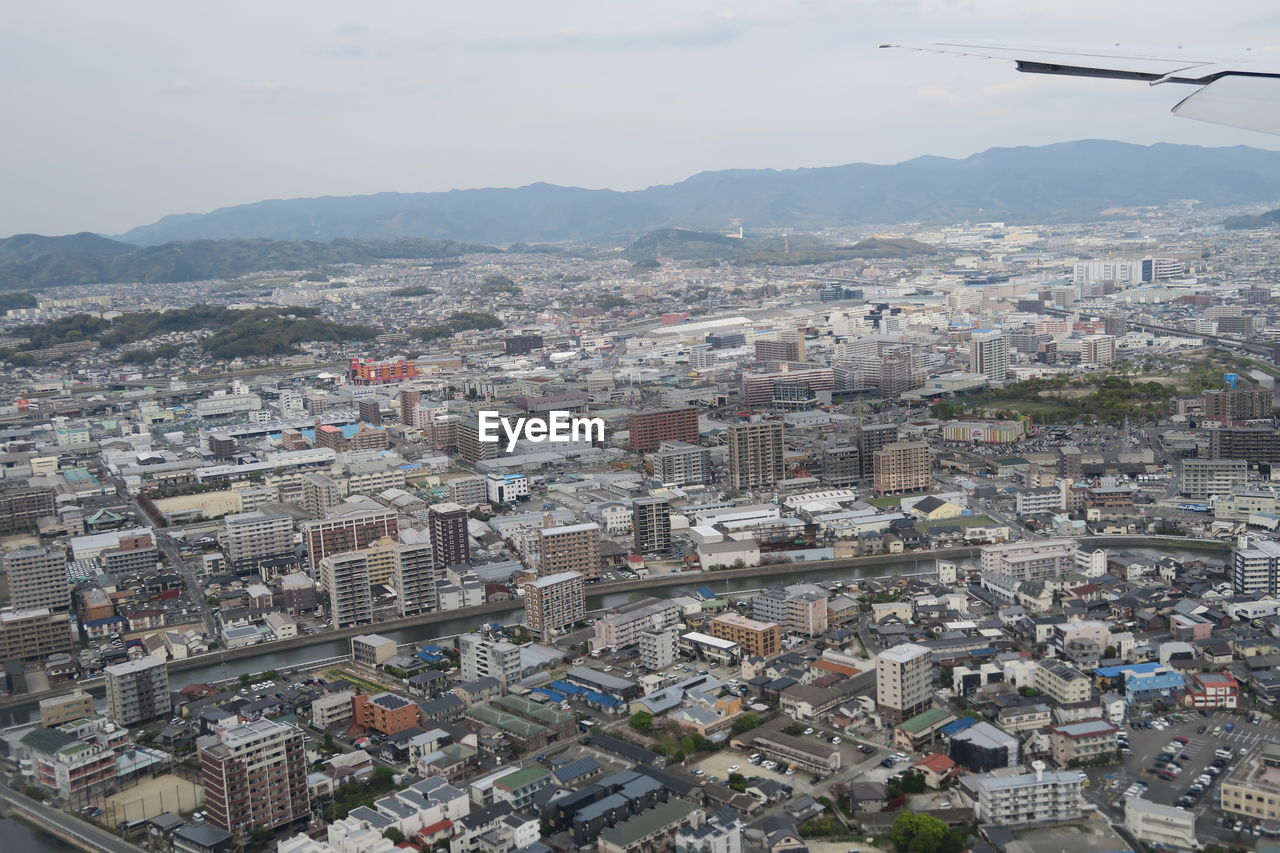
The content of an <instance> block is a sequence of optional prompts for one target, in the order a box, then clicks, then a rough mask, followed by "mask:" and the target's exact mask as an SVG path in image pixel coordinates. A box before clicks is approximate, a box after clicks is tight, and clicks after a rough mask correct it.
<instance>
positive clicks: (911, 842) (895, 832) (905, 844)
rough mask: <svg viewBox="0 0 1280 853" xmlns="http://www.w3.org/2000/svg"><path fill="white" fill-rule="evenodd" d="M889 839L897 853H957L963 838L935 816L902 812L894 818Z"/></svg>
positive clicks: (960, 848) (961, 847)
mask: <svg viewBox="0 0 1280 853" xmlns="http://www.w3.org/2000/svg"><path fill="white" fill-rule="evenodd" d="M889 839H890V840H891V841H892V842H893V845H894V847H896V848H897V850H898V853H958V851H960V850H963V849H964V846H965V838H964V836H962V835H961V834H960V833H958V832H954V831H952V830H950V829H948V828H947V825H946V824H945V823H943V822H942V821H940V820H938V819H937V818H936V817H932V816H931V815H925V814H917V813H915V812H903V813H902V814H900V815H898V816H897V817H896V818H894V821H893V828H892V829H891V830H890V832H889Z"/></svg>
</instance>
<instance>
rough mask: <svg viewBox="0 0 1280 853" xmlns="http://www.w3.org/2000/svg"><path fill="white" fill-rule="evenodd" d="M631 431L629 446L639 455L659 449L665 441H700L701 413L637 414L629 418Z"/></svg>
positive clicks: (665, 411) (689, 410) (690, 409)
mask: <svg viewBox="0 0 1280 853" xmlns="http://www.w3.org/2000/svg"><path fill="white" fill-rule="evenodd" d="M627 429H628V430H629V432H630V438H629V439H628V443H627V447H628V448H629V449H630V450H631V451H633V452H635V453H649V452H651V451H654V450H657V449H658V448H659V447H660V446H661V445H662V443H663V442H664V441H683V442H688V443H690V444H696V443H697V442H698V410H697V409H696V408H694V407H692V406H689V407H686V408H683V409H656V410H653V411H648V412H636V413H635V414H634V415H632V416H631V417H630V418H628V419H627Z"/></svg>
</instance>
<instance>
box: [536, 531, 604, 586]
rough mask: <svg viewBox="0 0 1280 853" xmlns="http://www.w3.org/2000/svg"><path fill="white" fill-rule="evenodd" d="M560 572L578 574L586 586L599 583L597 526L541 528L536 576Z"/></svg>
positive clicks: (598, 537) (598, 533) (598, 535)
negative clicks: (586, 583)
mask: <svg viewBox="0 0 1280 853" xmlns="http://www.w3.org/2000/svg"><path fill="white" fill-rule="evenodd" d="M563 572H577V573H578V574H580V575H582V578H583V580H584V581H587V582H588V583H594V582H595V581H598V580H600V525H598V524H596V523H595V522H588V523H586V524H569V525H565V526H564V527H544V528H543V529H542V530H541V531H540V532H539V533H538V574H539V575H541V576H544V577H545V576H547V575H555V574H561V573H563Z"/></svg>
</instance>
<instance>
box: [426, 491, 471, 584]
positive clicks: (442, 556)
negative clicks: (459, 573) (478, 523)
mask: <svg viewBox="0 0 1280 853" xmlns="http://www.w3.org/2000/svg"><path fill="white" fill-rule="evenodd" d="M469 523H470V518H469V517H468V515H467V508H466V507H464V506H462V505H460V504H455V503H438V504H432V505H431V506H430V507H429V508H428V509H427V527H428V528H429V529H430V531H431V547H432V548H433V549H435V561H436V565H437V566H439V567H440V568H442V569H446V568H448V567H449V566H469V565H471V534H470V532H469V531H468V524H469Z"/></svg>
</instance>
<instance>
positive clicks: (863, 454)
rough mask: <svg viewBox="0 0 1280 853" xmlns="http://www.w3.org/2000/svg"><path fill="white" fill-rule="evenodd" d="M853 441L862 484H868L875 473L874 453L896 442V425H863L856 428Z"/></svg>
mask: <svg viewBox="0 0 1280 853" xmlns="http://www.w3.org/2000/svg"><path fill="white" fill-rule="evenodd" d="M854 439H855V441H854V443H855V444H857V447H858V464H859V466H861V470H862V482H863V483H870V482H871V481H872V480H873V479H874V478H875V473H876V469H875V459H876V451H877V450H880V449H881V448H883V447H884V446H885V445H886V444H893V443H894V442H896V441H897V440H898V425H897V424H865V425H863V426H859V427H858V429H857V431H856V432H855V433H854Z"/></svg>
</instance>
